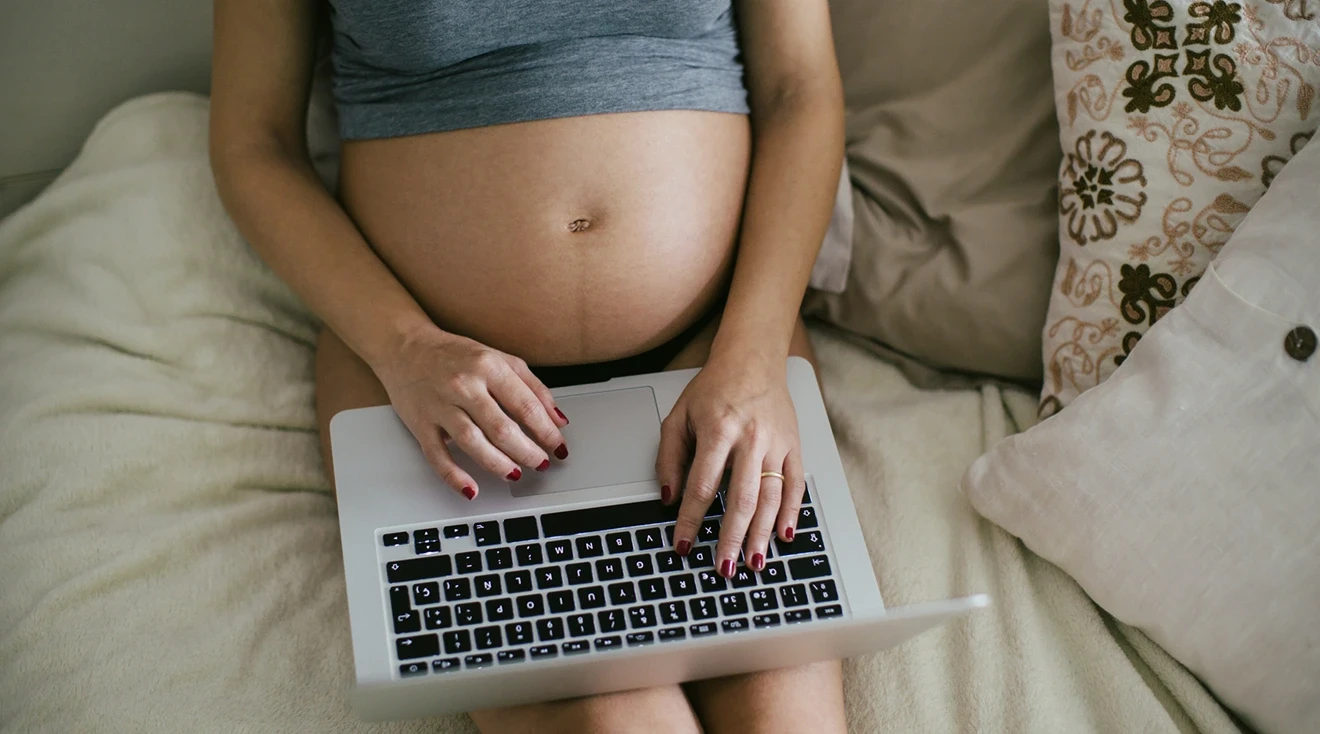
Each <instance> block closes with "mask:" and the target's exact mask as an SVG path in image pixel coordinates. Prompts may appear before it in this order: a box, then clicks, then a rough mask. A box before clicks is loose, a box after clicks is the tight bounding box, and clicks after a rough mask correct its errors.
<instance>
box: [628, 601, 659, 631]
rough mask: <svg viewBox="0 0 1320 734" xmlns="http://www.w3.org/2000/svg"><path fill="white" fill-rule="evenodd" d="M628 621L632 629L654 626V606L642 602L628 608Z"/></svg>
mask: <svg viewBox="0 0 1320 734" xmlns="http://www.w3.org/2000/svg"><path fill="white" fill-rule="evenodd" d="M628 623H629V624H630V625H632V628H633V629H645V628H647V627H654V626H655V607H653V606H651V605H650V604H643V605H641V606H639V607H632V608H631V609H629V610H628Z"/></svg>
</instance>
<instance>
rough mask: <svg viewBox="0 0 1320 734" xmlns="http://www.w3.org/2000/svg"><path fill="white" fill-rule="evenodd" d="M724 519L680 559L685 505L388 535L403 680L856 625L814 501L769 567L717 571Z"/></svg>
mask: <svg viewBox="0 0 1320 734" xmlns="http://www.w3.org/2000/svg"><path fill="white" fill-rule="evenodd" d="M723 511H724V508H723V504H722V502H721V500H720V499H718V498H717V499H716V501H715V502H714V503H712V505H711V508H710V509H709V510H708V511H707V513H706V518H705V521H704V522H703V523H702V525H701V529H700V532H699V534H698V536H697V542H696V543H695V544H694V546H693V548H692V550H691V552H690V553H689V554H688V556H687V557H686V558H683V557H680V556H679V555H678V554H676V553H674V551H673V550H672V548H673V535H674V521H675V519H676V517H677V513H678V508H677V507H676V506H675V507H666V506H665V505H663V504H661V503H660V502H658V501H654V500H647V501H640V502H630V503H623V504H616V505H602V506H597V507H588V508H584V509H575V510H563V511H543V512H541V513H539V514H530V515H519V516H511V517H503V518H501V519H484V520H475V521H467V522H459V523H452V524H439V525H437V524H425V525H419V526H418V527H415V528H409V529H402V530H390V531H387V532H383V533H380V534H379V538H378V543H379V544H378V546H377V547H378V548H379V549H380V550H381V553H382V556H383V557H385V558H387V559H388V560H387V561H386V562H385V563H384V565H383V573H384V578H383V581H384V584H385V591H386V595H387V598H388V605H389V609H390V612H391V619H392V626H393V629H392V632H393V634H392V645H393V648H394V649H393V652H394V657H395V659H396V664H397V665H398V668H397V670H398V676H399V677H412V676H418V675H427V674H438V673H447V672H453V671H459V670H465V669H475V668H485V667H490V666H493V665H512V664H519V663H534V662H535V661H537V660H548V659H553V658H557V657H559V656H565V655H583V654H587V653H592V652H606V651H610V650H618V649H622V648H625V647H636V646H639V645H650V644H664V643H672V642H678V641H682V640H693V639H700V638H704V637H710V636H718V635H727V634H737V633H740V632H746V631H748V630H754V629H761V628H768V627H778V626H780V625H784V624H800V623H805V622H810V621H812V620H820V619H829V618H833V617H840V616H843V615H844V606H843V604H844V602H843V600H841V599H840V596H841V595H840V591H839V588H838V586H837V583H836V578H835V575H834V569H833V568H832V566H831V563H830V552H829V549H828V548H827V547H826V542H825V534H824V532H823V531H822V528H821V527H820V526H819V522H818V521H817V518H816V511H815V508H814V506H813V505H812V504H811V496H810V494H809V493H808V494H807V495H806V496H804V498H803V506H802V509H801V511H800V513H799V517H798V525H797V533H796V535H795V537H794V539H793V542H792V543H784V542H782V541H780V540H778V539H777V538H776V539H774V540H772V541H771V543H770V548H769V553H768V554H767V560H766V564H765V568H764V569H762V570H761V571H760V572H755V571H752V570H751V569H749V568H747V567H746V566H745V565H742V564H740V565H739V566H738V568H737V571H736V573H735V574H734V577H733V578H732V579H725V578H724V577H723V576H720V575H719V574H718V573H716V570H715V542H716V540H717V539H718V536H719V530H720V520H721V517H722V514H723Z"/></svg>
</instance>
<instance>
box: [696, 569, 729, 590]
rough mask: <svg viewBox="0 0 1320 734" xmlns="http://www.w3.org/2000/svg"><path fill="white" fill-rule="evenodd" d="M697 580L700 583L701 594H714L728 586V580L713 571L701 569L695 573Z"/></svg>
mask: <svg viewBox="0 0 1320 734" xmlns="http://www.w3.org/2000/svg"><path fill="white" fill-rule="evenodd" d="M697 581H698V582H699V583H700V584H701V593H703V594H715V593H718V592H721V591H724V590H725V589H726V588H728V586H729V582H727V581H725V580H724V577H723V576H721V575H719V574H717V573H715V572H714V571H702V572H701V573H699V574H697Z"/></svg>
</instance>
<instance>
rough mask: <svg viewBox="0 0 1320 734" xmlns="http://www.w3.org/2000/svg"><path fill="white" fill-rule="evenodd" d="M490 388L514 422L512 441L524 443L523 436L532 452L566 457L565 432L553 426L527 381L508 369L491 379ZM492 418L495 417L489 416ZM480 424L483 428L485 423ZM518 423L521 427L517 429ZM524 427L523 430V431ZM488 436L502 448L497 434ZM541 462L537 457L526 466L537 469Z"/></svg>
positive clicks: (514, 455) (558, 457)
mask: <svg viewBox="0 0 1320 734" xmlns="http://www.w3.org/2000/svg"><path fill="white" fill-rule="evenodd" d="M489 390H490V394H491V396H492V397H494V398H495V401H496V402H497V403H499V407H500V408H502V409H503V412H504V413H505V415H506V416H507V417H509V418H512V419H513V420H514V421H516V424H515V425H514V426H513V428H515V429H517V433H516V434H514V435H513V436H512V437H511V440H512V441H514V442H516V443H517V444H519V445H523V441H522V439H526V440H527V442H528V443H529V444H532V445H531V446H530V447H529V446H525V445H524V449H525V448H531V449H532V451H533V453H535V454H537V455H542V454H545V455H548V454H550V453H553V454H554V455H555V458H556V459H559V460H561V461H562V460H564V459H567V458H568V446H567V444H565V442H564V434H562V433H560V432H559V426H557V425H555V421H554V419H553V418H551V417H550V414H549V413H547V412H546V410H545V405H543V404H542V403H541V399H540V398H538V397H537V396H536V393H535V392H533V391H532V389H531V388H530V387H528V385H527V383H526V382H523V381H522V379H521V378H519V377H518V374H517V373H516V372H513V371H510V372H508V373H506V374H505V375H503V376H500V377H496V378H494V379H493V380H492V381H491V382H490V384H489ZM493 419H494V416H492V420H493ZM478 423H480V421H478ZM482 425H483V427H484V424H482ZM519 425H521V426H522V427H521V428H519ZM523 428H525V429H526V431H523ZM487 435H490V434H487ZM491 438H492V439H496V440H495V444H496V445H497V446H500V447H501V448H504V444H502V443H500V442H499V440H498V437H496V436H491ZM505 450H506V451H513V450H516V449H513V447H509V448H506V449H505ZM509 455H510V456H513V457H514V458H517V459H518V460H519V461H522V458H521V455H520V454H515V453H509ZM540 464H541V460H539V459H538V460H537V461H536V462H535V463H533V464H527V465H526V466H533V467H538V468H539V466H540ZM545 468H546V469H549V468H550V464H548V463H547V464H546V465H545Z"/></svg>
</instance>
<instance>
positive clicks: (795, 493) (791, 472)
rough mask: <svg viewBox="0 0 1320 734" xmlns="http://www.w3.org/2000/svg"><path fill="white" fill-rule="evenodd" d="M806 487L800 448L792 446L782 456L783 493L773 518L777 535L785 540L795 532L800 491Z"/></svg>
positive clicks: (789, 538) (800, 499)
mask: <svg viewBox="0 0 1320 734" xmlns="http://www.w3.org/2000/svg"><path fill="white" fill-rule="evenodd" d="M806 488H807V478H806V475H805V474H803V472H802V454H801V449H800V448H799V447H796V446H794V447H793V450H792V451H790V452H788V456H786V457H784V495H783V499H782V500H780V503H779V517H778V518H776V519H775V527H776V528H778V529H779V537H780V538H783V539H784V541H786V542H791V541H792V540H793V534H794V533H796V532H797V521H798V510H799V509H800V508H801V507H802V492H803V491H804V490H805V489H806Z"/></svg>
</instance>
